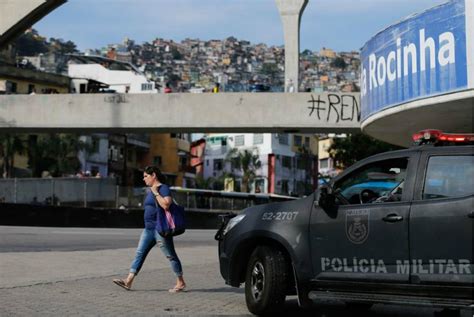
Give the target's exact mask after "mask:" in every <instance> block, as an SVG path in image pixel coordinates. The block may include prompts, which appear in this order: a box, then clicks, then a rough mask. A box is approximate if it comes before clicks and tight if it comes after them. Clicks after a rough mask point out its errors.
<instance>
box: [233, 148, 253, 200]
mask: <svg viewBox="0 0 474 317" xmlns="http://www.w3.org/2000/svg"><path fill="white" fill-rule="evenodd" d="M226 161H227V162H230V163H231V169H232V170H233V171H235V170H237V171H240V172H241V173H242V191H243V192H246V193H248V192H250V184H251V183H252V182H253V181H254V180H255V177H256V176H257V174H256V172H257V170H258V169H259V168H261V167H262V162H261V161H260V158H259V156H258V154H254V153H252V151H249V150H243V151H239V150H238V149H236V148H233V149H232V150H231V151H230V152H229V153H228V154H227V156H226Z"/></svg>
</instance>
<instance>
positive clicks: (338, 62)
mask: <svg viewBox="0 0 474 317" xmlns="http://www.w3.org/2000/svg"><path fill="white" fill-rule="evenodd" d="M331 66H332V67H336V68H340V69H345V68H346V67H347V63H346V61H345V60H344V58H342V57H336V58H335V59H334V60H333V61H332V62H331Z"/></svg>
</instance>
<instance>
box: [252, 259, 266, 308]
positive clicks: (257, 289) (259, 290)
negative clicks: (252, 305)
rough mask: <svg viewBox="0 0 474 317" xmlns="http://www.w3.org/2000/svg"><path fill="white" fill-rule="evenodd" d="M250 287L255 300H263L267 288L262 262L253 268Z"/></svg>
mask: <svg viewBox="0 0 474 317" xmlns="http://www.w3.org/2000/svg"><path fill="white" fill-rule="evenodd" d="M250 287H251V291H252V297H253V299H254V300H255V301H259V300H260V299H261V298H262V294H263V289H264V288H265V269H264V268H263V264H262V262H260V261H258V262H256V263H255V264H254V266H253V268H252V276H251V278H250Z"/></svg>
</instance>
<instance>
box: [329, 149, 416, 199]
mask: <svg viewBox="0 0 474 317" xmlns="http://www.w3.org/2000/svg"><path fill="white" fill-rule="evenodd" d="M407 166H408V158H397V159H390V160H385V161H379V162H374V163H370V164H368V165H365V166H363V167H361V168H359V169H357V170H355V171H353V172H352V173H350V174H349V175H347V176H346V177H344V178H343V179H341V180H339V181H338V182H336V184H335V186H334V188H335V190H336V191H338V192H339V193H340V194H341V195H342V196H344V197H345V198H346V199H347V200H348V201H349V203H350V204H366V203H383V202H389V201H400V200H401V197H402V193H403V183H404V180H405V175H406V169H407Z"/></svg>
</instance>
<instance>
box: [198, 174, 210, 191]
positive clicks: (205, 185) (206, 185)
mask: <svg viewBox="0 0 474 317" xmlns="http://www.w3.org/2000/svg"><path fill="white" fill-rule="evenodd" d="M214 181H215V179H214V178H213V177H209V178H204V177H202V175H198V176H196V178H195V184H196V188H198V189H211V188H212V185H213V183H214Z"/></svg>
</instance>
